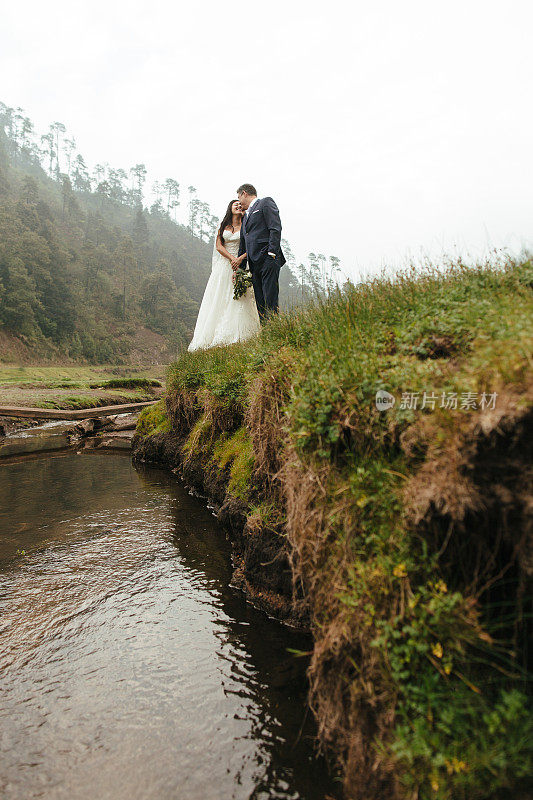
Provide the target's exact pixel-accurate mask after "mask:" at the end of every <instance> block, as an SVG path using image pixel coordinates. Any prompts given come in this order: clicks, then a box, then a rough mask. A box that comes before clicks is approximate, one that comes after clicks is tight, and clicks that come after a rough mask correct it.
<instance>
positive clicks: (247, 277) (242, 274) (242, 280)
mask: <svg viewBox="0 0 533 800" xmlns="http://www.w3.org/2000/svg"><path fill="white" fill-rule="evenodd" d="M251 285H252V275H251V273H250V272H249V271H248V270H247V269H243V267H237V269H235V270H233V299H234V300H240V298H241V297H243V295H245V294H246V292H247V291H248V289H249V288H250V286H251Z"/></svg>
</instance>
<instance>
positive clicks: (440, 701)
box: [134, 261, 533, 800]
mask: <svg viewBox="0 0 533 800" xmlns="http://www.w3.org/2000/svg"><path fill="white" fill-rule="evenodd" d="M532 285H533V268H532V264H531V263H530V262H528V261H526V262H523V263H514V262H508V263H504V264H494V265H491V264H486V265H483V266H480V267H477V268H466V267H464V266H463V265H461V264H455V265H450V266H448V267H447V268H446V269H440V270H437V269H434V268H428V269H426V270H423V271H409V272H406V273H404V274H401V275H398V276H396V277H394V278H386V277H384V276H381V277H380V278H376V279H374V280H370V281H368V282H366V283H365V284H361V285H358V286H356V287H353V286H350V287H347V289H346V290H345V291H344V292H342V293H341V292H339V293H338V294H337V295H335V296H332V297H331V298H330V299H329V300H328V301H327V302H324V303H321V304H317V305H315V306H313V307H309V308H307V309H305V310H300V311H297V312H294V313H292V314H286V315H281V316H279V317H278V318H276V319H274V320H273V321H272V322H271V323H270V324H269V325H267V326H266V327H265V328H264V329H263V330H262V332H261V335H260V336H259V337H258V338H257V339H255V340H253V341H252V342H248V343H245V344H240V345H234V346H231V347H227V348H214V349H212V350H209V351H204V352H199V353H184V354H183V355H182V356H181V357H180V358H179V360H178V361H177V362H176V363H175V364H173V365H171V367H170V368H169V372H168V376H167V393H166V395H165V398H164V400H163V401H161V403H160V404H159V405H158V406H156V407H153V408H150V409H148V410H147V411H146V412H144V413H143V415H142V418H141V420H140V422H139V427H138V431H137V434H136V436H135V440H134V458H136V459H140V460H146V461H151V462H155V463H159V464H166V465H167V466H168V467H170V468H172V469H176V470H177V471H179V472H180V473H181V474H182V475H183V477H184V479H185V481H186V482H188V483H189V484H190V485H192V486H194V487H196V488H197V489H198V490H199V491H201V492H202V493H203V494H205V495H206V496H208V497H209V499H210V501H211V502H212V503H213V504H214V505H215V507H216V508H217V510H218V515H219V517H220V519H221V520H222V521H223V522H224V523H226V524H227V526H228V528H229V530H230V531H231V535H232V538H233V541H234V545H235V556H236V560H235V581H236V583H238V584H239V585H240V586H242V587H243V588H244V590H245V591H246V592H247V593H248V595H249V597H250V598H251V599H252V600H253V601H254V602H255V603H256V604H259V605H261V606H262V607H264V608H265V609H266V610H268V611H269V612H270V613H275V614H276V615H277V616H279V617H280V618H281V619H284V620H285V621H289V622H291V623H293V624H300V625H308V626H309V627H310V629H311V631H312V633H313V637H314V648H313V653H312V657H311V663H310V667H309V685H310V689H309V703H310V706H311V708H312V710H313V712H314V714H315V716H316V719H317V724H318V735H319V741H320V744H321V746H322V747H324V748H325V749H326V750H327V751H328V752H330V753H331V754H332V756H333V757H334V758H335V759H336V760H337V762H338V764H339V765H340V768H341V770H342V773H343V775H344V790H345V796H346V797H347V798H360V799H361V800H363V798H364V800H373V799H374V798H375V800H378V799H379V800H387V799H388V798H390V799H391V800H392V799H394V800H396V798H410V799H411V798H413V799H414V798H428V800H429V798H437V799H438V800H445V799H446V800H448V799H451V798H453V800H459V799H461V798H464V800H466V798H468V800H474V799H475V798H489V797H490V798H496V797H513V798H518V797H520V796H521V795H522V796H523V797H524V798H525V797H526V793H527V787H528V786H529V785H530V780H531V775H532V772H533V723H532V715H531V683H530V674H531V672H530V671H531V652H530V651H528V649H527V641H528V634H530V633H531V610H532V599H531V598H532V591H531V590H532V576H533V534H532V529H531V516H532V501H531V442H532V440H533V435H532V422H533V408H532V405H533V403H532V401H533V380H532V360H531V343H532V341H531V340H532V336H531V318H532V311H533V304H532V296H531V295H532ZM379 390H383V391H385V392H387V393H389V394H388V395H386V394H385V395H383V396H384V398H385V400H384V401H382V402H381V404H378V403H377V402H376V393H377V392H379ZM390 395H391V396H392V398H394V403H392V400H391V398H390ZM387 398H388V400H387ZM378 405H379V407H378Z"/></svg>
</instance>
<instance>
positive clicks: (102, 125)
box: [0, 0, 533, 278]
mask: <svg viewBox="0 0 533 800" xmlns="http://www.w3.org/2000/svg"><path fill="white" fill-rule="evenodd" d="M0 10H1V27H0V75H1V78H0V100H2V101H3V102H5V103H7V104H8V105H12V106H22V107H23V108H24V109H25V110H26V112H27V113H28V115H29V116H30V117H31V118H32V119H33V121H34V123H35V124H36V126H37V128H38V129H39V131H40V132H44V129H45V128H47V127H48V124H49V123H50V122H53V121H55V120H59V121H61V122H63V123H64V124H65V125H66V126H67V128H68V130H69V131H70V132H71V133H72V134H73V135H74V136H75V138H76V140H77V143H78V148H79V150H80V152H81V153H82V154H83V155H84V157H85V158H86V160H87V161H88V163H89V164H90V165H91V166H92V165H94V164H95V163H96V162H98V161H107V162H109V163H110V164H111V165H112V166H114V167H124V168H129V167H130V166H131V165H133V164H135V163H138V162H144V163H145V164H146V165H147V168H148V170H149V175H150V177H151V178H152V179H158V178H164V177H167V176H170V177H175V178H176V179H177V180H178V181H179V182H180V183H181V185H182V187H183V188H185V187H187V186H188V185H189V184H193V185H194V186H196V187H197V189H198V194H199V196H200V197H201V199H203V200H205V201H207V202H208V203H209V204H210V205H211V208H212V210H213V212H214V213H215V214H217V215H220V214H221V213H222V212H223V210H224V209H225V206H226V203H227V202H228V201H229V199H230V198H231V197H232V196H234V191H235V189H236V187H237V186H238V185H239V183H241V182H243V181H250V182H252V183H254V184H255V185H256V186H257V189H258V191H259V195H260V196H261V195H263V196H264V195H271V196H273V197H274V199H275V200H276V201H277V203H278V205H279V208H280V211H281V217H282V222H283V235H284V236H285V237H286V238H288V239H289V241H290V242H291V244H292V245H293V249H294V250H295V252H296V254H297V256H299V257H300V258H303V257H304V256H305V255H306V254H307V253H308V252H309V251H311V250H313V251H315V252H323V253H325V254H326V255H331V254H333V255H337V256H339V257H340V258H341V260H342V265H343V268H344V270H345V272H346V273H348V274H349V275H351V276H352V277H354V278H356V277H357V276H358V275H360V274H362V273H365V272H367V271H370V270H372V271H374V270H376V269H378V268H379V267H380V266H381V265H391V266H395V265H398V264H402V263H405V261H406V259H407V258H409V257H414V258H417V257H418V256H420V254H421V253H429V254H431V255H433V256H437V255H438V254H439V253H441V252H442V251H447V252H449V253H453V252H456V251H459V252H462V253H470V254H471V255H472V256H473V257H476V256H478V255H479V254H482V253H484V252H486V251H487V250H488V249H489V248H500V247H506V248H511V249H513V250H518V249H519V248H520V247H521V245H522V244H524V243H525V244H531V242H532V240H533V170H532V162H533V147H532V138H533V108H532V77H533V74H532V73H533V70H532V64H533V50H532V48H531V31H532V24H533V4H532V3H531V1H530V0H500V2H493V0H460V1H459V2H457V0H446V1H445V2H440V1H439V2H436V1H434V2H432V0H403V2H398V0H381V2H379V3H372V2H368V1H366V2H361V1H360V0H352V2H335V1H334V0H329V2H328V1H327V0H322V1H321V2H315V0H306V2H301V1H300V0H296V1H295V2H292V1H291V0H283V1H282V2H280V0H247V2H243V3H231V2H228V3H224V2H221V0H218V2H214V1H213V0H196V1H194V0H189V2H186V3H184V2H181V0H174V1H173V2H170V1H169V0H151V2H137V0H127V2H125V1H124V0H106V2H102V0H92V1H91V2H73V1H72V0H68V2H65V0H55V2H53V3H44V2H42V0H39V2H35V0H26V2H24V3H12V2H7V1H6V0H2V2H0Z"/></svg>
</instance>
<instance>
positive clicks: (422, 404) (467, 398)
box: [376, 389, 498, 411]
mask: <svg viewBox="0 0 533 800" xmlns="http://www.w3.org/2000/svg"><path fill="white" fill-rule="evenodd" d="M497 397H498V394H497V392H433V391H432V392H425V391H424V392H402V396H401V398H400V405H399V408H400V409H408V408H410V409H420V410H422V409H424V408H429V409H432V410H433V409H435V408H444V409H450V410H456V409H459V410H462V411H476V410H481V411H485V410H486V409H491V408H496V398H497ZM395 403H396V397H395V396H394V395H393V394H391V393H390V392H387V391H386V390H385V389H378V391H377V392H376V408H377V409H378V411H388V409H389V408H392V407H393V405H394V404H395Z"/></svg>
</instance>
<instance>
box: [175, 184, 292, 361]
mask: <svg viewBox="0 0 533 800" xmlns="http://www.w3.org/2000/svg"><path fill="white" fill-rule="evenodd" d="M237 198H238V199H237V200H231V201H230V203H229V204H228V208H227V211H226V214H225V216H224V218H223V220H222V222H221V223H220V227H219V229H218V233H217V237H216V241H215V247H214V250H213V261H212V267H211V275H210V276H209V280H208V282H207V286H206V287H205V292H204V296H203V298H202V303H201V305H200V310H199V312H198V319H197V320H196V326H195V329H194V335H193V338H192V342H191V343H190V345H189V350H203V349H205V348H208V347H215V346H216V345H221V344H233V342H238V341H243V340H244V339H249V338H250V337H251V336H254V335H255V334H256V333H258V332H259V330H260V327H261V323H262V322H264V321H265V320H266V319H267V318H268V317H269V316H270V315H271V314H274V313H276V312H277V310H278V296H279V271H280V269H281V267H282V266H283V264H284V263H285V256H284V255H283V252H282V250H281V246H280V242H281V220H280V218H279V210H278V207H277V205H276V204H275V202H274V200H273V199H272V198H271V197H262V198H259V197H258V196H257V192H256V190H255V187H254V186H252V184H251V183H243V184H242V186H239V188H238V189H237ZM246 267H248V270H249V272H250V275H251V283H252V285H251V286H248V287H247V288H246V290H245V291H244V292H243V293H242V294H241V295H240V297H238V298H237V299H236V297H235V295H236V293H234V281H235V279H236V276H237V275H242V273H243V271H244V270H245V269H246Z"/></svg>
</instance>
